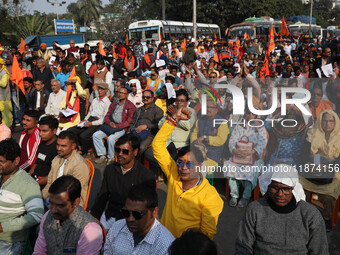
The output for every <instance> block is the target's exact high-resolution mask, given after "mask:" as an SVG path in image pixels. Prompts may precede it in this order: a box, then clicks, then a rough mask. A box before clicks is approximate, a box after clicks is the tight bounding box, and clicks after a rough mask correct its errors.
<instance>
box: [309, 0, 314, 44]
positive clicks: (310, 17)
mask: <svg viewBox="0 0 340 255" xmlns="http://www.w3.org/2000/svg"><path fill="white" fill-rule="evenodd" d="M312 15H313V0H310V12H309V38H311V37H312Z"/></svg>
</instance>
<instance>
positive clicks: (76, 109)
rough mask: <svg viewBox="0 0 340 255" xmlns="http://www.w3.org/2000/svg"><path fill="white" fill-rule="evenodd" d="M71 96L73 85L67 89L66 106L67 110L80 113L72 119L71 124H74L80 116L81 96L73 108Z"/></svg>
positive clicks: (77, 98)
mask: <svg viewBox="0 0 340 255" xmlns="http://www.w3.org/2000/svg"><path fill="white" fill-rule="evenodd" d="M71 94H72V85H68V86H67V89H66V105H67V108H69V109H72V110H74V111H76V112H78V113H77V114H74V115H73V117H72V118H71V122H74V121H75V120H76V118H77V116H78V114H79V109H80V99H79V96H78V95H77V97H76V100H75V101H74V104H73V106H72V105H71V102H70V100H69V99H70V98H71Z"/></svg>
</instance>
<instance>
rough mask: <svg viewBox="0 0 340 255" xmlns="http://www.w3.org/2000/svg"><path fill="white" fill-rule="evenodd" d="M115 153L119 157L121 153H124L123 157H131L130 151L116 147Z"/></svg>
mask: <svg viewBox="0 0 340 255" xmlns="http://www.w3.org/2000/svg"><path fill="white" fill-rule="evenodd" d="M115 152H116V153H117V154H118V155H119V154H120V153H121V152H122V153H123V155H129V153H130V151H129V150H127V149H121V148H118V147H115Z"/></svg>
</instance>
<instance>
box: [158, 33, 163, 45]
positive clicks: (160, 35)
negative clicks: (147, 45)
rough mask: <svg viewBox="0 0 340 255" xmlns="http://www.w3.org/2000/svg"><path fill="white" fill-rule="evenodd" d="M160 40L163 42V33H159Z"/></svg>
mask: <svg viewBox="0 0 340 255" xmlns="http://www.w3.org/2000/svg"><path fill="white" fill-rule="evenodd" d="M159 40H160V42H161V43H162V41H163V38H162V34H159Z"/></svg>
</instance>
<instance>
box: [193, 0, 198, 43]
mask: <svg viewBox="0 0 340 255" xmlns="http://www.w3.org/2000/svg"><path fill="white" fill-rule="evenodd" d="M193 1H194V2H193V15H192V16H193V17H192V23H193V29H194V34H193V37H194V39H195V44H196V39H197V22H196V0H193Z"/></svg>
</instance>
